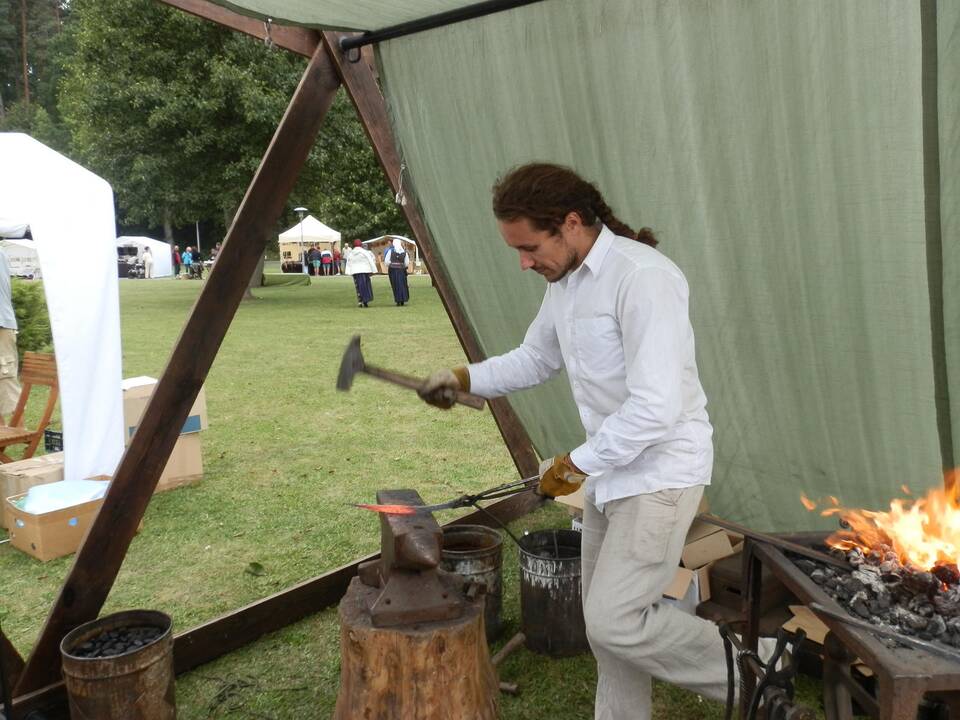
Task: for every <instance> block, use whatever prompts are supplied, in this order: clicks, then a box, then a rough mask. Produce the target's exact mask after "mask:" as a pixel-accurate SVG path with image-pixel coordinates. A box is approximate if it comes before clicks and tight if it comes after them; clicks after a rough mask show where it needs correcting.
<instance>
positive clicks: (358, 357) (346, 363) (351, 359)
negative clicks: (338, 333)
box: [337, 335, 364, 390]
mask: <svg viewBox="0 0 960 720" xmlns="http://www.w3.org/2000/svg"><path fill="white" fill-rule="evenodd" d="M363 368H364V363H363V353H362V352H360V336H359V335H354V336H353V338H351V340H350V342H349V343H347V349H346V350H344V351H343V359H342V360H341V361H340V372H339V373H337V390H349V389H350V386H351V385H353V378H354V376H355V375H356V374H357V373H358V372H363Z"/></svg>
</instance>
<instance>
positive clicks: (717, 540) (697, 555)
mask: <svg viewBox="0 0 960 720" xmlns="http://www.w3.org/2000/svg"><path fill="white" fill-rule="evenodd" d="M699 524H700V525H705V523H699ZM696 525H698V523H694V525H693V526H691V528H690V529H691V531H693V530H694V526H696ZM709 527H714V528H716V532H708V533H707V534H706V535H701V536H699V537H695V538H694V539H693V540H690V539H689V538H690V535H688V536H687V544H686V545H684V546H683V553H682V554H681V555H680V564H681V565H683V567H685V568H691V569H696V568H701V567H704V566H705V565H709V564H710V563H712V562H714V561H715V560H720V559H721V558H725V557H730V556H731V555H733V553H734V551H733V542H731V538H730V535H728V534H727V533H726V532H724V531H723V530H722V529H721V528H717V527H716V526H715V525H714V526H709ZM697 531H698V532H702V531H703V529H702V528H697Z"/></svg>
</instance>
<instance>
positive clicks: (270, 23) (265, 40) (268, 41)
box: [263, 17, 274, 50]
mask: <svg viewBox="0 0 960 720" xmlns="http://www.w3.org/2000/svg"><path fill="white" fill-rule="evenodd" d="M271 27H273V18H269V17H268V18H267V19H266V20H265V21H264V23H263V31H264V33H265V34H266V37H264V38H263V44H264V45H266V46H267V49H268V50H272V49H273V46H274V42H273V37H272V36H271V35H270V28H271Z"/></svg>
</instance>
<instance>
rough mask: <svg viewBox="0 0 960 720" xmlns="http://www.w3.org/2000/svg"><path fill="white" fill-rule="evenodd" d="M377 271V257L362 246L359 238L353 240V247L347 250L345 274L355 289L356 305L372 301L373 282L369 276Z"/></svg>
mask: <svg viewBox="0 0 960 720" xmlns="http://www.w3.org/2000/svg"><path fill="white" fill-rule="evenodd" d="M376 271H377V258H376V257H374V254H373V253H372V252H370V251H369V250H367V249H366V248H365V247H363V244H362V243H361V242H360V240H359V239H357V240H354V241H353V247H352V248H350V250H349V251H347V275H350V276H351V277H352V278H353V284H354V287H356V289H357V306H358V307H367V303H371V302H373V283H371V282H370V276H371V275H372V274H373V273H375V272H376Z"/></svg>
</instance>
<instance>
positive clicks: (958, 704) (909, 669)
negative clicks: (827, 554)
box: [740, 533, 960, 720]
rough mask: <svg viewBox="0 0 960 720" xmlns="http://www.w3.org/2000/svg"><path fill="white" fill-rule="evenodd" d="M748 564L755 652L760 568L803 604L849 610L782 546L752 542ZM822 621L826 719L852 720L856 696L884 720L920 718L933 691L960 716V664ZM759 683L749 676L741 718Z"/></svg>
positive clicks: (956, 719)
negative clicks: (857, 671)
mask: <svg viewBox="0 0 960 720" xmlns="http://www.w3.org/2000/svg"><path fill="white" fill-rule="evenodd" d="M824 537H825V535H823V534H818V535H816V534H812V533H811V534H804V535H795V536H791V537H789V538H787V539H790V540H792V541H794V542H801V543H803V544H807V545H813V544H814V543H815V542H818V541H820V542H822V540H823V538H824ZM743 562H744V568H743V577H744V579H745V580H744V587H745V592H744V600H743V602H744V608H743V610H744V616H745V617H746V622H747V629H746V637H745V640H746V643H747V646H748V647H750V648H752V649H753V650H756V649H757V639H758V637H759V622H760V612H759V600H760V572H761V570H762V569H763V568H764V567H766V568H767V569H768V570H770V572H772V573H773V574H774V575H776V576H777V578H779V579H780V580H781V581H782V582H783V584H784V585H786V586H787V587H788V588H789V589H790V591H791V592H792V593H793V594H794V595H796V596H797V598H798V599H799V600H800V601H801V602H803V603H805V604H809V603H811V602H819V603H820V604H821V605H823V606H825V607H828V608H830V609H833V610H836V611H838V612H841V613H846V610H845V609H844V608H842V607H841V606H840V605H839V604H838V603H837V602H836V601H835V600H833V598H831V597H830V596H829V595H827V593H826V592H824V591H823V590H821V589H820V587H819V586H818V585H817V584H816V583H815V582H814V581H813V580H811V579H810V578H809V577H807V575H806V574H805V573H804V572H803V571H802V570H801V569H800V568H798V567H797V566H796V565H795V564H794V563H793V561H792V560H791V559H790V558H789V557H787V556H786V555H785V554H784V552H783V551H781V550H779V549H778V548H775V547H773V546H771V545H768V544H766V543H762V542H757V541H753V540H747V541H746V544H745V545H744V550H743ZM821 620H823V622H824V624H826V626H827V627H828V628H829V630H830V632H829V633H828V634H827V637H826V639H825V640H824V653H825V657H824V663H823V695H824V705H825V706H826V709H825V712H826V717H827V720H852V718H853V709H852V702H851V700H856V702H857V703H858V704H859V705H860V707H861V708H863V710H864V711H865V712H868V713H869V714H870V715H871V716H872V717H875V718H879V720H915V718H916V717H917V709H918V707H919V706H920V703H921V701H922V700H923V697H924V695H926V694H928V693H930V694H931V695H933V696H936V697H937V698H938V699H940V700H941V701H943V702H944V703H945V704H946V705H947V707H948V708H949V710H950V718H951V720H960V662H954V661H952V660H948V659H946V658H940V657H936V656H934V655H931V654H929V653H926V652H924V651H922V650H914V649H912V648H905V647H897V648H889V647H887V646H886V645H884V644H883V643H882V642H881V641H880V640H879V639H878V638H877V637H876V636H875V635H873V634H871V633H869V632H867V631H864V630H860V629H858V628H855V627H852V626H850V625H847V624H846V623H843V622H842V621H840V620H835V619H833V618H830V617H823V618H821ZM857 657H859V658H860V660H861V661H862V662H863V663H864V664H865V665H867V667H869V668H870V669H871V670H872V671H873V672H874V675H875V677H876V681H877V696H876V697H874V696H873V695H872V694H871V693H869V692H868V691H867V690H865V689H864V688H863V686H862V685H860V683H858V682H857V681H856V680H855V679H854V678H853V675H852V673H851V665H852V663H853V661H854V660H855V659H856V658H857ZM754 685H755V680H754V678H746V685H745V688H746V692H745V693H744V697H743V698H741V705H740V712H741V717H743V715H744V713H745V712H746V704H747V703H748V702H749V697H750V695H751V694H752V692H753V687H754Z"/></svg>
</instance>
